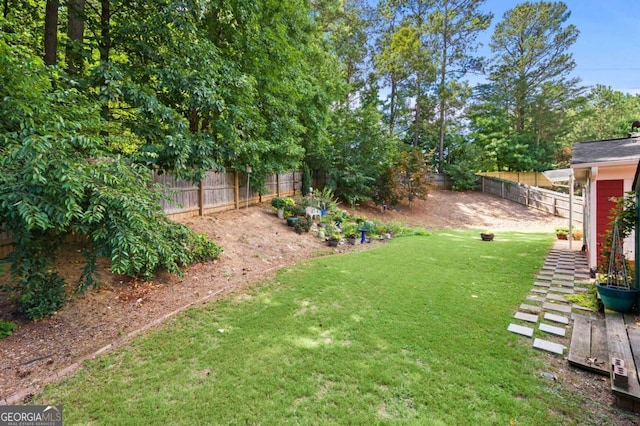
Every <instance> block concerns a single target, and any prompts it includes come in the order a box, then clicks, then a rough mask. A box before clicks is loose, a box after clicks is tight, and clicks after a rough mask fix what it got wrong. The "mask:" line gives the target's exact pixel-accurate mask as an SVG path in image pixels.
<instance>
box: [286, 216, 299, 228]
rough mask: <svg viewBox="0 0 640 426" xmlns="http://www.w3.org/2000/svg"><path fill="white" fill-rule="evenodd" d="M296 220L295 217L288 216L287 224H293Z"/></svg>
mask: <svg viewBox="0 0 640 426" xmlns="http://www.w3.org/2000/svg"><path fill="white" fill-rule="evenodd" d="M297 221H298V218H297V217H288V218H287V226H293V225H295V224H296V222H297Z"/></svg>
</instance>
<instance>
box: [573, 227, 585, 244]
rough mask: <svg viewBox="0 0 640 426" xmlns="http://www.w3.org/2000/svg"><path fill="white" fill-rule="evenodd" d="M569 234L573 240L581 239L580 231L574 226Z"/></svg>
mask: <svg viewBox="0 0 640 426" xmlns="http://www.w3.org/2000/svg"><path fill="white" fill-rule="evenodd" d="M571 236H572V238H573V241H580V240H581V239H582V231H581V230H579V229H577V228H574V229H573V232H572V233H571Z"/></svg>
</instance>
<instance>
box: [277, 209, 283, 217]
mask: <svg viewBox="0 0 640 426" xmlns="http://www.w3.org/2000/svg"><path fill="white" fill-rule="evenodd" d="M278 219H284V209H278Z"/></svg>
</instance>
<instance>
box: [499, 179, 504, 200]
mask: <svg viewBox="0 0 640 426" xmlns="http://www.w3.org/2000/svg"><path fill="white" fill-rule="evenodd" d="M500 198H504V181H502V182H500Z"/></svg>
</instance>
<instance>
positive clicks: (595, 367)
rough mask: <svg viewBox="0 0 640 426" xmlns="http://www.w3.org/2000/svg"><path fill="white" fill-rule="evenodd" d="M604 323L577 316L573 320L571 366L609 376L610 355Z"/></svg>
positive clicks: (569, 358)
mask: <svg viewBox="0 0 640 426" xmlns="http://www.w3.org/2000/svg"><path fill="white" fill-rule="evenodd" d="M606 339H607V336H606V329H605V324H604V321H602V320H596V319H590V318H586V317H582V316H577V317H575V318H574V320H573V331H572V333H571V345H570V348H569V356H568V358H567V359H568V361H569V363H570V364H571V365H573V366H575V367H578V368H581V369H584V370H588V371H592V372H594V373H597V374H602V375H609V355H608V353H607V352H608V349H607V340H606Z"/></svg>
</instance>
